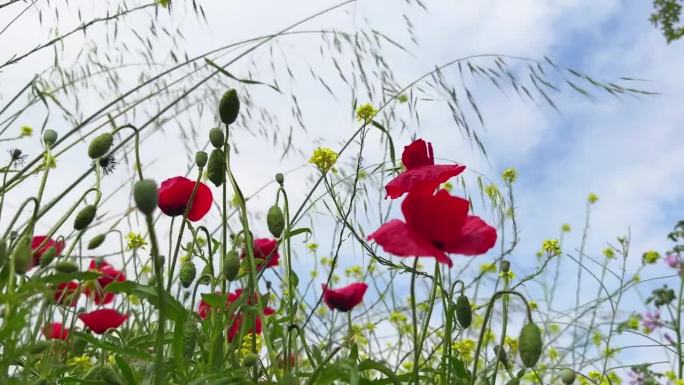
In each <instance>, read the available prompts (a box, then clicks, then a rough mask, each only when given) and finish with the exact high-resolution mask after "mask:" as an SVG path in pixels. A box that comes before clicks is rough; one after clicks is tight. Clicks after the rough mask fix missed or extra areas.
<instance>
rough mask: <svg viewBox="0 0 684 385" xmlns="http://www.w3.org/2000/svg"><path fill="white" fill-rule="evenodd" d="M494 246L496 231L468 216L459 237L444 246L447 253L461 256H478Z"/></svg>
mask: <svg viewBox="0 0 684 385" xmlns="http://www.w3.org/2000/svg"><path fill="white" fill-rule="evenodd" d="M495 244H496V229H495V228H493V227H492V226H490V225H488V224H487V223H485V222H484V221H483V220H482V219H480V217H477V216H474V215H468V217H467V218H466V221H465V223H464V224H463V228H462V229H461V235H460V237H459V238H458V239H457V240H456V241H454V242H453V243H451V244H448V245H446V248H445V250H446V251H447V252H449V253H456V254H463V255H480V254H484V253H485V252H487V250H489V249H491V248H492V247H494V245H495Z"/></svg>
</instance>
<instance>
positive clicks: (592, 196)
mask: <svg viewBox="0 0 684 385" xmlns="http://www.w3.org/2000/svg"><path fill="white" fill-rule="evenodd" d="M598 200H599V197H598V195H596V194H594V193H589V196H588V197H587V201H588V202H589V203H590V204H594V203H596V202H598Z"/></svg>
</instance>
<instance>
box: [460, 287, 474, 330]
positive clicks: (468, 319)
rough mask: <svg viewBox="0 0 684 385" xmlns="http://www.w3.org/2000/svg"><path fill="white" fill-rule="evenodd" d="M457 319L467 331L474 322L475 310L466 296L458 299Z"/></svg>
mask: <svg viewBox="0 0 684 385" xmlns="http://www.w3.org/2000/svg"><path fill="white" fill-rule="evenodd" d="M456 319H457V320H458V323H459V324H460V325H461V327H462V328H464V329H467V328H468V327H469V326H470V324H471V323H472V322H473V309H472V308H471V307H470V301H468V297H466V296H465V295H459V296H458V298H456Z"/></svg>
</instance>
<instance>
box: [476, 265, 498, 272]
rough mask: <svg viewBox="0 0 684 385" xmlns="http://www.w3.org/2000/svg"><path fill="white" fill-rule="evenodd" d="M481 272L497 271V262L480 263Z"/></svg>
mask: <svg viewBox="0 0 684 385" xmlns="http://www.w3.org/2000/svg"><path fill="white" fill-rule="evenodd" d="M480 272H482V273H496V264H495V263H494V262H491V263H483V264H481V265H480Z"/></svg>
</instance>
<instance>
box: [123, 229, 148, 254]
mask: <svg viewBox="0 0 684 385" xmlns="http://www.w3.org/2000/svg"><path fill="white" fill-rule="evenodd" d="M146 245H147V242H145V238H143V236H142V234H140V233H134V232H132V231H131V232H130V233H128V234H126V246H127V247H128V250H137V249H144V248H145V246H146Z"/></svg>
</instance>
